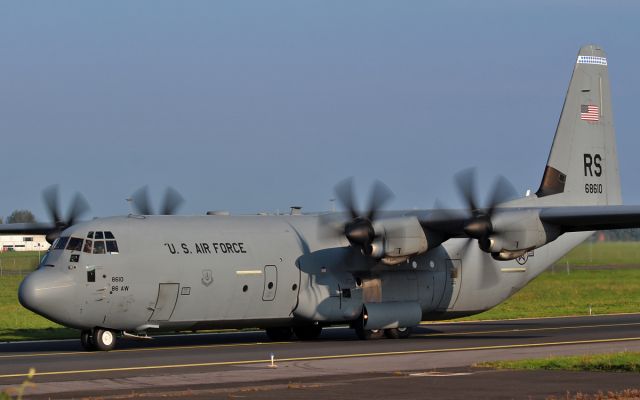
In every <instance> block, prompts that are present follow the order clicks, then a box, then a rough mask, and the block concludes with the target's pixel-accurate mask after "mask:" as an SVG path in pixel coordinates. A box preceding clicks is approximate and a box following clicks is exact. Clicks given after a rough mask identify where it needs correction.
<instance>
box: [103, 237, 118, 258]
mask: <svg viewBox="0 0 640 400" xmlns="http://www.w3.org/2000/svg"><path fill="white" fill-rule="evenodd" d="M105 236H106V235H105ZM107 253H111V254H114V253H116V254H117V253H118V244H117V243H116V241H115V240H107Z"/></svg>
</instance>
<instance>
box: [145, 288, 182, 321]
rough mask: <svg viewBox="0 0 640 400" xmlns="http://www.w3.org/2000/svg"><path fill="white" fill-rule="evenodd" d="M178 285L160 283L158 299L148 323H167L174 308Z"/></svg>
mask: <svg viewBox="0 0 640 400" xmlns="http://www.w3.org/2000/svg"><path fill="white" fill-rule="evenodd" d="M179 287H180V284H179V283H161V284H160V286H159V287H158V299H157V300H156V306H155V307H154V310H153V314H151V318H149V321H168V320H169V318H171V314H173V310H174V309H175V308H176V302H177V300H178V289H179Z"/></svg>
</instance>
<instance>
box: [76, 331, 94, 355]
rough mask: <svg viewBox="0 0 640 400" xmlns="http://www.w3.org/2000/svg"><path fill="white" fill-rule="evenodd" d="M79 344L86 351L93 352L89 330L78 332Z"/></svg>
mask: <svg viewBox="0 0 640 400" xmlns="http://www.w3.org/2000/svg"><path fill="white" fill-rule="evenodd" d="M80 344H81V345H82V348H83V349H85V350H86V351H95V350H96V346H95V344H94V343H93V335H92V332H91V330H89V329H86V330H83V331H82V332H80Z"/></svg>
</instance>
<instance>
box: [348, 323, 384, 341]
mask: <svg viewBox="0 0 640 400" xmlns="http://www.w3.org/2000/svg"><path fill="white" fill-rule="evenodd" d="M355 331H356V336H358V339H360V340H375V339H382V338H383V337H384V331H383V330H382V329H365V328H363V327H361V326H358V327H356V328H355Z"/></svg>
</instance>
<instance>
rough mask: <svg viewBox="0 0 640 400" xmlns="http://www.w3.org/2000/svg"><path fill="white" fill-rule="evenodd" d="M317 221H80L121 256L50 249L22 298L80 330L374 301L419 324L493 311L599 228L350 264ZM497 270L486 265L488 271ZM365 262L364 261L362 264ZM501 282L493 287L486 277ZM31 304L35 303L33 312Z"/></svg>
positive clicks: (262, 317)
mask: <svg viewBox="0 0 640 400" xmlns="http://www.w3.org/2000/svg"><path fill="white" fill-rule="evenodd" d="M318 220H319V219H318V217H317V216H304V215H301V216H145V217H142V216H128V217H112V218H104V219H97V220H93V221H90V222H85V223H82V224H78V225H75V226H73V227H72V228H70V229H68V230H67V231H65V232H64V233H63V235H62V237H71V238H78V239H82V240H84V241H85V243H84V244H83V246H82V247H84V245H86V241H87V240H93V242H94V243H95V242H98V240H95V239H88V238H87V235H88V233H89V232H111V233H112V234H113V236H114V238H115V240H116V242H117V246H118V252H117V253H114V254H109V253H108V252H106V253H104V254H91V253H88V252H85V251H82V250H73V251H71V250H55V249H53V247H52V250H51V251H50V252H49V255H48V256H47V258H46V260H45V262H44V263H43V264H46V265H47V266H42V267H40V268H39V269H38V270H37V271H35V272H34V273H33V274H31V275H30V276H29V278H28V279H26V280H25V283H24V284H23V287H22V288H21V292H20V293H21V299H22V301H23V303H24V304H25V305H27V307H29V304H34V305H36V304H37V310H38V312H39V313H41V314H42V315H45V316H46V317H48V318H49V319H51V320H53V321H56V322H58V323H60V324H63V325H66V326H70V327H75V328H79V329H89V328H92V327H95V326H101V327H105V328H109V329H113V330H118V331H130V332H139V331H146V330H147V329H150V328H151V329H153V328H155V329H160V330H197V329H207V328H242V327H270V326H292V325H296V324H306V323H310V322H314V323H315V322H317V323H320V324H323V325H330V324H341V323H342V324H343V323H348V322H350V321H353V320H355V319H357V318H358V317H359V315H360V313H361V312H362V307H363V304H365V303H389V302H392V303H402V302H417V303H418V304H419V305H420V309H421V319H424V320H429V319H443V318H451V317H454V316H459V315H465V314H474V313H478V312H482V311H484V310H487V309H489V308H491V307H493V306H495V305H497V304H499V303H500V302H502V301H503V300H504V299H506V298H507V297H509V296H510V295H512V294H513V293H515V292H516V291H517V290H519V289H520V288H522V287H523V286H524V285H525V284H526V283H527V282H529V281H530V280H531V279H533V278H534V277H536V276H537V275H538V274H539V273H541V272H542V271H544V270H545V269H546V268H547V267H548V266H549V265H550V264H551V263H553V262H555V261H556V260H557V259H559V258H560V257H561V256H562V255H564V254H565V253H566V252H567V251H569V250H570V249H571V248H572V247H574V246H575V245H576V244H578V243H580V242H581V241H583V240H584V239H585V238H586V237H587V236H588V235H589V234H590V233H585V232H580V233H572V234H566V235H564V236H563V237H561V238H560V239H558V240H556V241H555V242H553V243H550V244H548V245H546V246H544V247H542V248H540V249H536V250H535V251H534V252H530V253H529V254H528V255H527V257H526V260H525V259H522V258H520V259H518V260H512V261H506V262H505V261H495V260H493V259H492V258H491V255H489V254H486V253H483V252H481V251H480V250H479V249H478V248H476V246H472V248H471V249H470V250H469V251H468V252H467V253H466V254H464V255H463V254H460V252H459V250H460V247H461V245H462V243H463V240H462V239H452V240H449V241H447V242H446V243H444V244H443V245H442V246H440V247H438V248H436V249H433V250H432V251H429V252H427V253H425V254H423V255H419V256H416V257H415V258H413V259H412V260H411V261H409V262H403V263H401V264H399V265H395V266H392V267H389V266H386V265H377V266H373V267H372V268H363V269H362V270H360V271H358V270H355V271H354V270H353V268H349V267H348V266H347V265H341V264H340V262H341V260H342V253H343V252H344V251H345V250H346V248H347V246H348V242H347V241H346V240H327V239H324V238H321V237H319V235H318V232H319V227H318V223H319V222H318ZM488 268H489V269H491V271H488V270H487V269H488ZM356 269H357V268H356ZM487 276H489V277H495V278H494V279H493V280H492V281H491V282H488V283H485V281H486V280H487V279H486V277H487ZM30 308H31V307H30Z"/></svg>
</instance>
